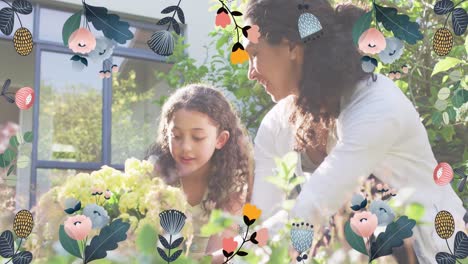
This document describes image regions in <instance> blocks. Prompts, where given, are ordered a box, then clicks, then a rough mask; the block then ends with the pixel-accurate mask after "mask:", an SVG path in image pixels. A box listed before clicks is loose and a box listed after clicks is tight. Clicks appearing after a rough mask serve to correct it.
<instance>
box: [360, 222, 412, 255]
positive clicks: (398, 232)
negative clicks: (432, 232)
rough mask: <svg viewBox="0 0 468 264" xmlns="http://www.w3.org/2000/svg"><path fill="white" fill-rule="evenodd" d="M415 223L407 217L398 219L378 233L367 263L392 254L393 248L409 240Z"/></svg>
mask: <svg viewBox="0 0 468 264" xmlns="http://www.w3.org/2000/svg"><path fill="white" fill-rule="evenodd" d="M415 225H416V221H414V220H413V219H408V217H407V216H402V217H400V218H398V220H397V221H396V222H393V223H391V224H389V225H388V226H387V228H386V229H385V232H383V233H380V234H379V236H378V237H377V240H376V241H375V242H373V243H372V245H371V256H370V259H369V262H371V261H372V260H374V259H376V258H378V257H382V256H387V255H390V254H392V251H393V248H394V247H400V246H402V245H403V239H405V238H409V237H411V236H412V235H413V230H412V229H413V227H414V226H415Z"/></svg>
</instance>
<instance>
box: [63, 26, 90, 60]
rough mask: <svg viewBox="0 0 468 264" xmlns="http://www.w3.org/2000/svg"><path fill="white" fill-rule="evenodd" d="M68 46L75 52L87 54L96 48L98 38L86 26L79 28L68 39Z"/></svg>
mask: <svg viewBox="0 0 468 264" xmlns="http://www.w3.org/2000/svg"><path fill="white" fill-rule="evenodd" d="M68 47H69V48H70V49H71V50H73V52H75V53H82V54H87V53H90V52H91V51H92V50H94V48H96V38H95V37H94V35H93V33H91V31H89V30H87V29H86V28H79V29H77V30H75V32H73V33H72V34H71V36H70V38H69V39H68Z"/></svg>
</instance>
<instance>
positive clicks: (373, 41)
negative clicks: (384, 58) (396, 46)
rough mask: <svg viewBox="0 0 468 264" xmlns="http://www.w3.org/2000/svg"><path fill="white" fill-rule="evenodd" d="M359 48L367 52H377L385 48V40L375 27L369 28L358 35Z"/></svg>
mask: <svg viewBox="0 0 468 264" xmlns="http://www.w3.org/2000/svg"><path fill="white" fill-rule="evenodd" d="M358 45H359V49H360V50H361V51H362V52H364V53H368V54H377V53H379V52H381V51H382V50H384V49H385V47H386V42H385V37H384V36H383V34H382V32H380V31H379V30H377V29H376V28H369V29H368V30H366V31H364V33H362V35H361V36H360V37H359V41H358Z"/></svg>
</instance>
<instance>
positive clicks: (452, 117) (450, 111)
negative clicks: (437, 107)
mask: <svg viewBox="0 0 468 264" xmlns="http://www.w3.org/2000/svg"><path fill="white" fill-rule="evenodd" d="M447 113H448V115H449V120H450V122H455V120H456V118H457V112H456V111H455V109H453V107H449V108H447Z"/></svg>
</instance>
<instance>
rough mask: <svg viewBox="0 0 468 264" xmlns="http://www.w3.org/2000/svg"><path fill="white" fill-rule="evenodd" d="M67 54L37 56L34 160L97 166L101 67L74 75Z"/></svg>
mask: <svg viewBox="0 0 468 264" xmlns="http://www.w3.org/2000/svg"><path fill="white" fill-rule="evenodd" d="M70 57H71V55H70V54H60V53H52V52H43V53H42V54H41V76H40V78H41V87H40V91H41V93H40V105H39V109H40V110H39V143H38V159H40V160H60V161H71V162H101V142H102V140H101V138H102V80H101V79H100V78H99V77H97V73H98V72H99V71H100V70H101V65H97V64H94V63H90V64H89V66H88V67H86V69H85V70H83V71H81V72H80V71H74V70H73V69H72V67H71V62H70Z"/></svg>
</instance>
